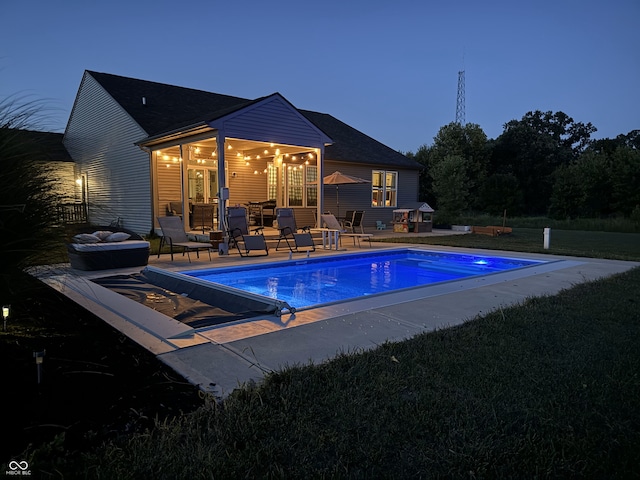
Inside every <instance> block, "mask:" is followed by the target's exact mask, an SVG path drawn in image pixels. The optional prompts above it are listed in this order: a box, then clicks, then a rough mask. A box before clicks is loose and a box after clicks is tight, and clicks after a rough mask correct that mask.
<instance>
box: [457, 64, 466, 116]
mask: <svg viewBox="0 0 640 480" xmlns="http://www.w3.org/2000/svg"><path fill="white" fill-rule="evenodd" d="M456 123H457V124H458V125H465V124H466V121H465V119H464V70H462V71H460V72H458V98H457V101H456Z"/></svg>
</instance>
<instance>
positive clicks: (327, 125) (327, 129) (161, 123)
mask: <svg viewBox="0 0 640 480" xmlns="http://www.w3.org/2000/svg"><path fill="white" fill-rule="evenodd" d="M87 73H89V74H90V75H91V76H92V77H93V78H95V79H96V81H98V83H100V85H102V87H103V88H104V89H105V90H106V91H107V92H108V93H109V94H110V95H111V96H112V97H113V98H114V100H115V101H116V102H118V103H119V104H120V105H121V106H122V108H123V109H124V110H125V111H126V112H127V113H128V114H129V115H130V116H131V117H132V118H133V119H134V120H135V121H136V122H137V123H138V124H139V125H140V126H141V127H142V128H143V129H144V130H145V131H146V132H147V134H148V135H149V137H155V136H158V135H160V134H163V133H168V132H172V131H175V130H177V129H179V128H181V127H185V126H188V125H195V124H197V123H201V122H205V121H210V120H214V119H216V118H220V117H221V116H224V115H228V114H229V113H232V112H234V111H236V110H238V109H240V108H242V107H244V106H247V105H249V104H251V103H253V102H255V101H256V100H249V99H246V98H240V97H233V96H229V95H222V94H219V93H211V92H205V91H203V90H194V89H192V88H185V87H177V86H174V85H168V84H164V83H157V82H150V81H147V80H139V79H135V78H128V77H122V76H118V75H112V74H108V73H99V72H93V71H87ZM143 97H144V99H145V100H144V103H143V100H142V99H143ZM298 111H299V112H300V113H301V114H302V115H304V116H305V117H306V118H307V119H308V120H309V121H311V122H312V123H313V124H314V125H316V126H317V127H318V128H319V129H320V130H322V131H323V132H324V133H326V134H327V135H328V136H329V137H331V138H332V139H333V141H334V143H333V144H332V145H329V146H327V147H326V150H325V158H326V159H327V160H334V161H340V162H350V163H366V164H376V165H378V164H381V165H392V166H398V167H405V168H421V166H420V164H419V163H417V162H415V161H414V160H412V159H410V158H407V157H405V156H404V155H402V154H401V153H399V152H397V151H395V150H393V149H391V148H389V147H387V146H386V145H383V144H382V143H380V142H378V141H377V140H374V139H373V138H371V137H369V136H367V135H365V134H364V133H362V132H360V131H358V130H356V129H355V128H352V127H350V126H349V125H347V124H346V123H344V122H341V121H340V120H338V119H336V118H334V117H332V116H331V115H329V114H326V113H318V112H311V111H308V110H298Z"/></svg>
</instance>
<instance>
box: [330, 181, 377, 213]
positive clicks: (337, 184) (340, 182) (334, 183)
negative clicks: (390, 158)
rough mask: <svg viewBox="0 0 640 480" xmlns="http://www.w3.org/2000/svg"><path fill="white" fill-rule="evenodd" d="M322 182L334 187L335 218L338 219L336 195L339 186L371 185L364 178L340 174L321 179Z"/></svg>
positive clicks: (337, 198)
mask: <svg viewBox="0 0 640 480" xmlns="http://www.w3.org/2000/svg"><path fill="white" fill-rule="evenodd" d="M322 182H323V183H324V184H325V185H335V186H336V207H337V209H338V213H337V215H336V217H338V218H340V197H339V193H338V187H339V186H340V185H349V184H356V183H371V181H369V180H365V179H364V178H360V177H354V176H352V175H346V174H344V173H342V172H338V171H336V172H333V173H332V174H331V175H327V176H326V177H324V178H323V179H322Z"/></svg>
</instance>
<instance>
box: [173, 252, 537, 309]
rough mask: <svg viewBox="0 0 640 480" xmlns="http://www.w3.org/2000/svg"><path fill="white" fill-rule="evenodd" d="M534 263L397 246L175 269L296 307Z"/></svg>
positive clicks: (532, 261) (533, 262)
mask: <svg viewBox="0 0 640 480" xmlns="http://www.w3.org/2000/svg"><path fill="white" fill-rule="evenodd" d="M540 263H544V262H539V261H535V260H522V259H512V258H501V257H489V256H477V255H463V254H455V253H441V252H431V251H426V250H414V249H402V250H392V251H386V252H383V253H380V252H374V253H365V254H354V255H340V256H335V257H319V258H305V259H303V260H291V261H285V262H278V263H266V264H252V265H247V266H242V267H230V268H216V269H208V270H193V271H185V272H181V273H182V274H184V275H189V276H192V277H196V278H198V279H200V280H205V281H208V282H212V283H214V284H222V285H226V286H229V287H233V288H237V289H240V290H244V291H247V292H251V293H254V294H258V295H263V296H267V297H270V298H274V299H278V300H281V301H284V302H287V303H288V304H289V305H291V306H292V307H295V308H296V309H301V308H305V307H310V306H315V305H319V304H327V303H334V302H339V301H344V300H349V299H355V298H359V297H364V296H368V295H376V294H381V293H388V292H391V291H397V290H403V289H408V288H415V287H419V286H424V285H429V284H433V283H439V282H447V281H451V280H457V279H461V278H467V277H473V276H478V275H487V274H491V273H496V272H503V271H505V270H513V269H517V268H523V267H528V266H531V265H537V264H540Z"/></svg>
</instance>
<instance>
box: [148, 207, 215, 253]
mask: <svg viewBox="0 0 640 480" xmlns="http://www.w3.org/2000/svg"><path fill="white" fill-rule="evenodd" d="M158 223H159V224H160V229H161V230H162V238H161V239H160V247H158V257H160V251H161V250H162V246H163V245H164V244H166V243H169V251H170V253H171V261H172V262H173V247H181V248H182V255H183V256H184V254H185V252H186V254H187V258H188V259H189V263H191V256H190V255H189V252H191V251H193V250H195V252H196V255H197V257H198V258H200V250H207V251H208V252H209V260H211V249H212V248H213V246H212V245H211V244H210V243H205V242H194V241H191V240H189V237H188V236H187V232H185V231H184V226H183V225H182V219H181V218H180V217H179V216H177V215H171V216H168V217H158Z"/></svg>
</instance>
